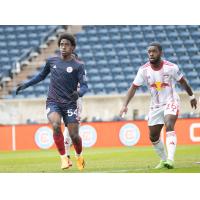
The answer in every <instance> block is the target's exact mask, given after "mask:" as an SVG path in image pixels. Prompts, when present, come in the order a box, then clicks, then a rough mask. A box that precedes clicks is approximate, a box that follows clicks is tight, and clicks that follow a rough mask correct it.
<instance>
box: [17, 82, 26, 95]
mask: <svg viewBox="0 0 200 200" xmlns="http://www.w3.org/2000/svg"><path fill="white" fill-rule="evenodd" d="M25 88H26V87H25V85H24V84H19V85H18V87H17V89H16V95H18V94H19V91H20V90H24V89H25Z"/></svg>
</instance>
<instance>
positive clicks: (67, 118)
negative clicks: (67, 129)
mask: <svg viewBox="0 0 200 200" xmlns="http://www.w3.org/2000/svg"><path fill="white" fill-rule="evenodd" d="M46 112H47V116H48V115H49V114H50V113H52V112H57V113H59V114H60V115H61V116H62V118H63V121H64V123H65V126H67V124H69V123H79V122H78V120H77V108H76V107H75V106H68V105H66V104H59V103H56V102H47V103H46Z"/></svg>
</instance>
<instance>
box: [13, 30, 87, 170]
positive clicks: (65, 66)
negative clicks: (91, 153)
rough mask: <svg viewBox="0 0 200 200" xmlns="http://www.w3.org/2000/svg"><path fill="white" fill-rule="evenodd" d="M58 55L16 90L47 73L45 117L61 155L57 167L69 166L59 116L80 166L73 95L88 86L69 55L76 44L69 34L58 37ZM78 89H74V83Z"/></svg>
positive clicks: (81, 69)
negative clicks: (47, 85) (78, 86)
mask: <svg viewBox="0 0 200 200" xmlns="http://www.w3.org/2000/svg"><path fill="white" fill-rule="evenodd" d="M58 46H59V48H60V55H59V56H57V57H51V58H49V59H47V61H46V65H45V66H44V68H43V69H42V71H41V72H40V73H39V74H38V75H36V76H35V77H33V78H32V79H31V80H30V81H28V82H26V83H24V84H21V85H19V86H18V88H17V90H16V94H18V93H19V91H20V90H24V89H25V88H27V87H29V86H32V85H35V84H36V83H39V82H40V81H42V80H44V79H45V78H46V77H47V75H48V74H49V73H51V77H50V85H49V91H48V97H47V101H46V109H47V117H48V120H49V122H50V124H51V125H52V128H53V138H54V142H55V144H56V147H57V149H58V152H59V154H60V156H61V168H62V169H67V168H69V159H68V157H67V155H66V152H65V147H64V138H63V134H62V130H61V119H62V118H63V121H64V123H65V126H67V127H68V130H69V134H70V137H71V139H72V143H73V145H74V148H75V151H76V158H77V167H78V169H79V170H82V169H83V168H84V165H85V161H84V159H83V156H82V154H81V153H82V140H81V137H80V136H79V134H78V132H79V123H78V120H77V99H78V98H79V97H82V96H83V95H84V94H85V93H86V92H87V90H88V85H87V81H86V74H85V69H84V64H83V63H82V62H79V61H78V60H77V59H74V57H73V55H72V54H73V51H74V50H75V47H76V41H75V38H74V37H73V36H72V35H71V34H63V35H61V36H60V38H59V39H58ZM78 83H79V84H80V90H79V91H77V85H78Z"/></svg>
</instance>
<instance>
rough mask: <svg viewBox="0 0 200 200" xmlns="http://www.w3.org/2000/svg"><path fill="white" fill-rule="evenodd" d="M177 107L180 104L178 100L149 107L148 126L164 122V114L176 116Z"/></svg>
mask: <svg viewBox="0 0 200 200" xmlns="http://www.w3.org/2000/svg"><path fill="white" fill-rule="evenodd" d="M179 107H180V106H179V103H178V102H170V103H167V104H166V105H165V106H162V107H159V108H154V109H151V110H150V111H149V114H148V126H154V125H157V124H164V117H165V115H177V116H178V113H179Z"/></svg>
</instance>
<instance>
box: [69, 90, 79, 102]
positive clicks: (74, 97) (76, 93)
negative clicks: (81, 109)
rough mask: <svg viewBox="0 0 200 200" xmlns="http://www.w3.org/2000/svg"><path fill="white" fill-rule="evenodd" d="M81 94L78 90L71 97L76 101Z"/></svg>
mask: <svg viewBox="0 0 200 200" xmlns="http://www.w3.org/2000/svg"><path fill="white" fill-rule="evenodd" d="M78 97H79V95H78V92H77V91H74V92H73V93H72V95H71V99H72V100H73V101H76V100H77V99H78Z"/></svg>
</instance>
